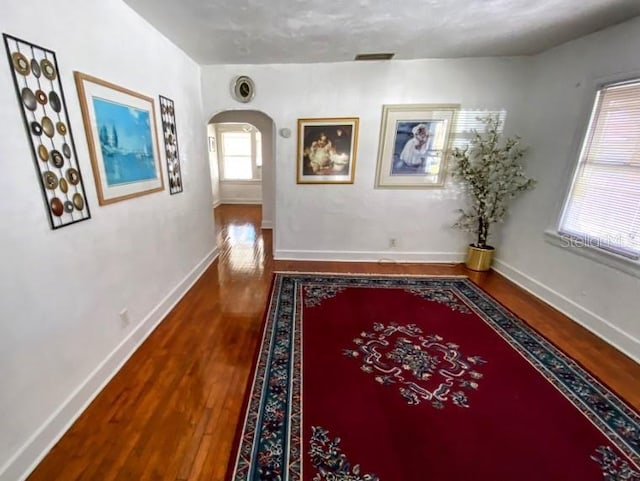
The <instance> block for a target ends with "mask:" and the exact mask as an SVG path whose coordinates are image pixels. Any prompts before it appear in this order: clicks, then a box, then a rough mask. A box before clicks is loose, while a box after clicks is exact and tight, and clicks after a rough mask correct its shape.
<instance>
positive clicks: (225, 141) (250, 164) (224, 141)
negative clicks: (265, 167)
mask: <svg viewBox="0 0 640 481" xmlns="http://www.w3.org/2000/svg"><path fill="white" fill-rule="evenodd" d="M216 130H217V132H218V139H219V145H220V158H219V160H220V162H219V169H220V179H221V180H260V179H261V170H262V137H261V135H260V132H259V131H258V130H257V129H256V128H255V127H253V126H252V125H249V124H219V125H218V126H217V127H216Z"/></svg>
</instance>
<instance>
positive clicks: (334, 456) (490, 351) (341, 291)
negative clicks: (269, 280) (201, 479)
mask: <svg viewBox="0 0 640 481" xmlns="http://www.w3.org/2000/svg"><path fill="white" fill-rule="evenodd" d="M228 479H230V480H232V481H240V480H242V481H249V480H251V481H253V480H290V481H300V480H302V481H323V480H327V481H360V480H362V481H377V480H380V481H573V480H575V481H603V480H605V481H623V480H624V481H639V480H640V415H639V414H638V412H636V411H634V410H633V409H631V408H630V407H629V406H628V405H626V404H625V403H624V402H623V401H621V400H620V399H619V398H618V397H616V396H615V395H614V394H612V393H611V391H609V390H608V389H607V388H606V387H605V386H603V385H602V384H601V383H600V382H598V381H597V380H596V379H594V378H593V377H592V376H591V375H589V373H587V372H586V371H585V370H584V369H583V368H581V367H580V366H579V365H578V364H577V363H576V362H574V361H572V360H571V359H570V358H568V357H567V356H566V355H565V354H563V353H562V352H561V351H559V350H558V349H557V348H556V347H554V346H553V345H552V344H551V343H549V342H548V341H546V340H545V339H544V338H543V337H541V336H540V335H539V334H537V333H536V332H535V331H533V330H532V329H531V328H529V327H528V326H527V325H526V324H525V323H524V322H523V321H521V320H520V319H518V318H517V317H516V316H515V315H514V314H512V313H511V312H509V311H508V310H507V309H505V308H504V307H502V306H501V305H500V304H499V303H497V302H496V301H495V300H493V299H492V298H490V297H489V296H488V295H487V294H486V293H484V292H483V291H482V290H480V289H479V288H478V287H476V286H475V285H474V284H473V283H472V282H471V281H469V280H468V279H466V278H464V277H388V276H358V275H348V276H340V275H328V274H298V273H287V274H277V275H276V276H275V280H274V285H273V292H272V295H271V300H270V303H269V306H268V311H267V314H266V321H265V328H264V337H263V339H262V343H261V347H260V349H259V353H258V359H257V362H256V368H255V371H254V373H253V375H252V377H251V385H250V391H249V393H248V397H247V406H246V413H245V416H244V417H243V418H242V420H241V425H240V427H239V432H238V436H237V444H236V450H235V452H234V454H233V455H232V459H231V463H230V467H229V476H228Z"/></svg>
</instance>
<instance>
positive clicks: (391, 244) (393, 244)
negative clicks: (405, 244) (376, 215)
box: [389, 237, 398, 247]
mask: <svg viewBox="0 0 640 481" xmlns="http://www.w3.org/2000/svg"><path fill="white" fill-rule="evenodd" d="M397 246H398V239H396V238H395V237H391V238H390V239H389V247H397Z"/></svg>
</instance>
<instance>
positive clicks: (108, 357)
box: [0, 0, 215, 481]
mask: <svg viewBox="0 0 640 481" xmlns="http://www.w3.org/2000/svg"><path fill="white" fill-rule="evenodd" d="M0 31H2V32H7V33H10V34H12V35H15V36H17V37H21V38H24V39H25V40H29V41H32V42H34V43H36V44H40V45H43V46H45V47H48V48H50V49H52V50H54V51H55V52H56V54H57V56H58V61H59V67H60V71H61V74H62V80H63V88H64V91H65V94H66V99H67V107H68V110H69V114H70V119H71V126H72V129H73V132H74V134H75V143H76V147H77V150H78V156H79V163H80V166H81V169H82V173H83V175H84V177H85V190H86V194H87V199H88V202H89V203H90V206H91V211H92V215H93V218H92V219H90V220H88V221H85V222H82V223H80V224H77V225H73V226H69V227H65V228H63V229H60V230H57V231H52V230H50V228H49V224H48V220H47V214H46V212H45V210H44V206H43V201H42V194H41V192H40V187H39V185H38V179H37V178H36V174H35V171H34V166H33V159H32V155H31V151H30V147H29V144H28V140H27V135H26V134H25V131H24V126H23V121H22V118H21V114H20V110H19V107H18V103H17V100H16V94H15V92H14V87H13V82H12V79H11V76H10V72H9V68H8V63H7V61H6V59H3V60H2V62H0V63H1V65H0V105H1V106H2V108H0V125H2V129H0V163H2V166H3V169H2V172H3V174H2V175H1V176H0V192H2V197H3V201H2V202H0V218H1V219H2V235H1V236H0V253H1V254H0V256H1V258H2V269H1V271H0V313H1V315H0V316H1V318H0V332H1V335H0V413H1V415H0V479H2V480H11V481H15V480H16V479H19V478H21V476H22V474H23V473H24V471H25V470H28V469H29V468H30V467H31V466H32V465H33V463H34V462H35V461H36V460H37V459H38V457H39V456H40V455H41V454H43V452H44V451H46V449H47V448H48V447H49V446H50V444H51V442H52V441H54V440H55V439H56V437H57V436H58V435H59V434H61V432H62V431H63V430H64V429H65V428H66V427H67V426H68V423H69V422H70V421H71V420H72V419H73V417H74V416H75V415H76V414H77V413H78V412H79V411H80V410H81V409H82V408H83V407H84V406H85V404H86V403H87V402H88V401H89V400H90V399H91V397H92V396H93V395H94V394H95V392H96V389H98V388H99V387H100V386H101V385H102V383H103V382H104V381H105V380H107V379H108V378H109V376H110V375H111V374H112V373H113V372H114V370H116V369H117V368H118V367H119V365H120V363H121V362H122V361H123V360H124V359H125V358H126V357H127V356H128V355H129V353H130V352H131V350H132V349H134V348H135V346H136V345H137V344H138V343H139V342H140V341H141V339H142V338H144V337H145V335H146V334H147V332H148V331H149V329H150V328H152V327H153V325H154V324H155V323H156V322H158V321H159V320H160V319H161V318H162V316H163V314H164V312H165V311H166V309H168V308H169V307H170V306H171V304H172V303H173V302H175V301H176V300H177V298H178V297H179V296H180V295H181V294H182V293H183V291H184V290H185V289H186V288H187V287H188V284H189V283H190V282H191V281H193V280H194V278H195V277H196V276H197V275H198V274H199V272H200V270H201V269H202V268H204V267H205V266H206V265H207V263H208V262H210V261H211V259H212V256H213V252H212V250H213V247H214V239H215V236H214V227H213V222H212V216H211V186H210V183H209V180H208V179H209V171H208V165H207V158H206V135H205V130H204V128H203V126H204V125H205V122H206V121H205V119H204V117H203V115H202V99H201V90H200V68H199V66H198V65H196V64H195V63H194V62H193V61H191V60H190V59H189V58H188V57H187V56H186V55H185V54H184V53H183V52H182V51H180V50H179V49H177V48H176V47H175V46H173V45H172V44H171V43H170V42H169V41H168V40H166V39H165V38H164V37H162V36H161V35H160V34H159V33H158V32H157V31H156V30H155V29H154V28H152V27H151V26H150V25H148V24H147V23H146V22H144V21H143V20H141V18H140V17H139V16H138V15H137V14H135V13H134V12H133V11H132V10H130V9H129V8H128V7H127V6H126V5H125V4H124V3H123V2H122V1H121V0H103V1H101V2H83V1H80V0H58V1H56V2H50V1H45V0H33V1H29V2H23V1H18V0H15V1H11V2H8V1H6V2H4V3H3V8H2V15H0ZM3 50H4V48H3ZM2 56H3V57H4V56H5V54H4V52H3V54H2ZM73 70H79V71H82V72H85V73H88V74H92V75H95V76H97V77H100V78H103V79H105V80H108V81H111V82H113V83H116V84H118V85H122V86H124V87H127V88H129V89H132V90H134V91H137V92H141V93H144V94H147V95H149V96H151V97H153V98H154V99H155V101H156V106H157V96H158V94H163V95H165V96H168V97H170V98H172V99H173V100H174V101H175V105H176V115H177V126H178V138H179V142H180V157H181V161H182V173H183V178H184V193H182V194H178V195H174V196H170V195H169V192H168V190H165V191H163V192H160V193H154V194H151V195H147V196H143V197H139V198H136V199H132V200H128V201H124V202H119V203H116V204H113V205H109V206H105V207H99V206H98V202H97V199H96V190H95V185H94V182H93V176H92V172H91V167H90V162H89V154H88V148H87V142H86V138H85V135H84V129H83V124H82V116H81V114H80V109H79V105H78V98H77V95H76V90H75V85H74V81H73ZM156 115H157V116H158V114H156ZM158 118H159V116H158ZM158 135H159V139H160V142H162V140H161V139H162V137H161V129H160V126H158ZM164 162H165V159H164V154H162V165H163V170H164V169H165V164H164ZM125 307H126V308H128V310H129V315H130V319H131V322H130V325H129V326H126V327H125V326H123V325H122V323H121V321H120V319H119V317H118V312H119V311H120V310H121V309H123V308H125Z"/></svg>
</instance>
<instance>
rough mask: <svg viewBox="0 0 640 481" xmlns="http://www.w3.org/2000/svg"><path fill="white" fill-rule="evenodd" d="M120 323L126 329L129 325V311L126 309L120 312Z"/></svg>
mask: <svg viewBox="0 0 640 481" xmlns="http://www.w3.org/2000/svg"><path fill="white" fill-rule="evenodd" d="M120 321H121V322H122V325H123V326H124V327H127V326H128V325H129V322H130V319H129V311H128V310H127V308H126V307H125V308H124V309H122V310H121V311H120Z"/></svg>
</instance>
